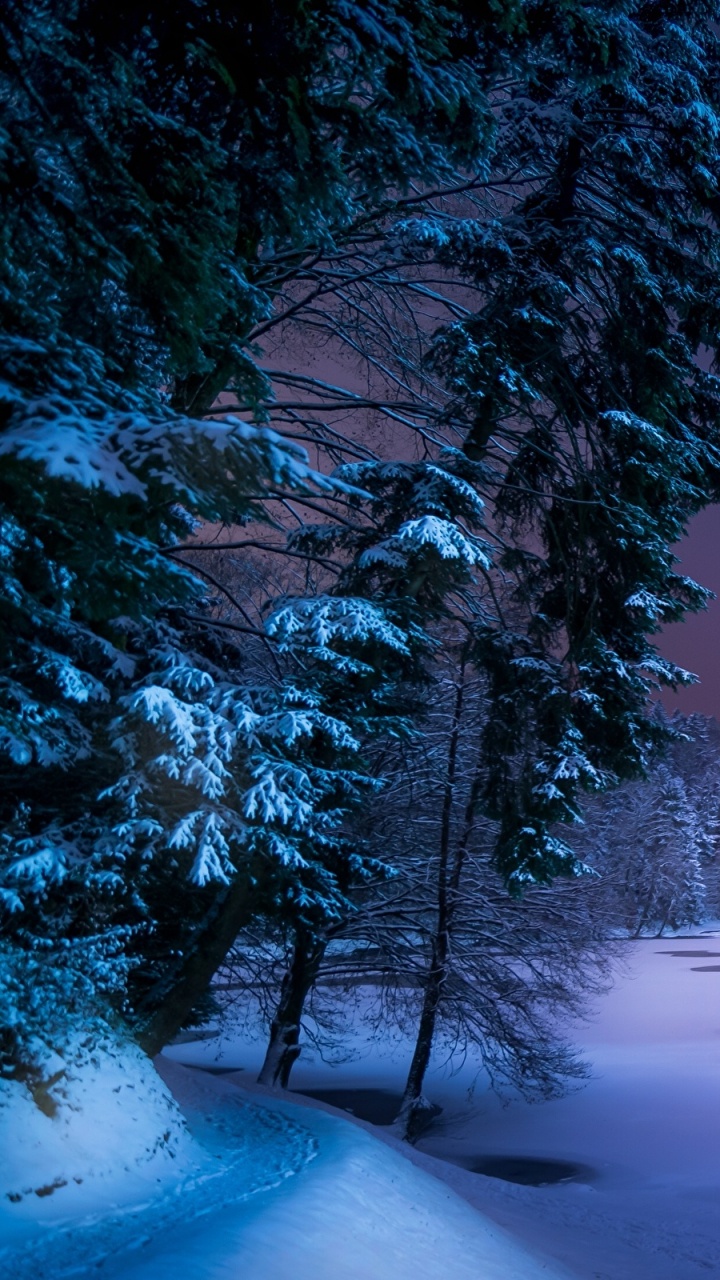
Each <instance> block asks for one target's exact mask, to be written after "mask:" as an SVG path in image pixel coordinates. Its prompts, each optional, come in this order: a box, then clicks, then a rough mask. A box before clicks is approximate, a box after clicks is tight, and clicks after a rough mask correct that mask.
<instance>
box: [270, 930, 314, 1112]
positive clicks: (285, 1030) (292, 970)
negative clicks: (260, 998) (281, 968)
mask: <svg viewBox="0 0 720 1280" xmlns="http://www.w3.org/2000/svg"><path fill="white" fill-rule="evenodd" d="M325 947H326V943H325V941H324V940H318V939H317V938H312V937H310V936H308V935H306V934H304V933H302V932H300V931H298V933H296V935H295V945H294V947H293V952H292V957H291V961H290V967H289V968H288V970H287V973H286V974H285V977H284V978H283V980H282V986H281V988H280V999H279V1001H278V1007H277V1010H276V1012H275V1017H274V1018H273V1020H272V1025H271V1027H270V1041H269V1044H268V1047H267V1052H266V1054H265V1061H264V1062H263V1065H262V1068H261V1070H260V1074H259V1076H258V1084H264V1085H268V1086H269V1087H270V1088H271V1089H287V1087H288V1084H289V1081H290V1072H291V1071H292V1069H293V1066H294V1065H295V1063H296V1062H297V1059H298V1058H299V1056H300V1029H301V1023H302V1015H303V1009H304V1007H305V1000H306V998H307V994H308V991H309V990H310V988H311V987H312V985H313V983H314V982H315V979H316V978H317V974H318V969H319V968H320V963H321V961H322V958H323V955H324V954H325Z"/></svg>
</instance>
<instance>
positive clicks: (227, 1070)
mask: <svg viewBox="0 0 720 1280" xmlns="http://www.w3.org/2000/svg"><path fill="white" fill-rule="evenodd" d="M188 1066H191V1067H192V1069H193V1071H208V1072H209V1073H210V1075H211V1076H229V1075H231V1074H232V1072H233V1071H244V1070H245V1068H244V1067H218V1066H216V1064H215V1063H214V1062H190V1063H188Z"/></svg>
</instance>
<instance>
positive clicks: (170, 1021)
mask: <svg viewBox="0 0 720 1280" xmlns="http://www.w3.org/2000/svg"><path fill="white" fill-rule="evenodd" d="M252 903H253V898H252V894H251V892H250V890H249V887H248V885H247V883H246V881H245V879H244V878H243V879H238V880H236V881H235V882H234V883H233V884H232V885H230V887H229V889H228V892H227V893H226V894H225V896H224V897H223V898H221V899H220V900H219V901H218V902H216V904H215V906H214V908H213V910H212V911H210V912H209V913H208V916H207V917H206V919H205V922H204V925H203V929H202V931H201V933H200V934H199V936H198V937H196V939H195V940H194V942H193V945H192V947H191V948H189V949H188V951H187V952H186V953H185V954H184V955H183V956H182V957H181V959H180V961H179V963H178V965H177V967H176V968H175V969H174V970H173V971H172V972H171V973H170V974H168V975H167V976H166V977H165V978H164V979H163V980H162V982H161V983H160V984H159V985H158V986H157V987H155V988H154V989H153V990H152V991H150V992H149V993H148V995H147V996H146V997H145V999H144V1000H143V1001H142V1003H141V1005H140V1007H139V1008H138V1010H137V1011H136V1013H137V1021H136V1023H135V1037H136V1039H137V1041H138V1043H139V1045H140V1047H141V1048H142V1049H144V1050H145V1052H146V1053H148V1054H150V1056H151V1057H154V1055H155V1054H156V1053H159V1052H160V1050H161V1049H162V1048H163V1046H164V1045H166V1044H167V1043H168V1041H169V1040H172V1038H173V1036H175V1035H177V1033H178V1031H179V1030H180V1028H181V1027H182V1026H183V1024H184V1023H185V1021H186V1019H187V1018H188V1017H189V1015H190V1013H191V1012H192V1010H193V1008H194V1007H195V1005H196V1004H197V1003H198V1002H199V1001H200V1000H201V999H202V997H203V996H204V995H205V994H206V993H207V991H208V988H209V986H210V983H211V981H212V978H213V975H214V974H215V973H216V972H217V970H218V969H219V967H220V965H221V964H222V962H223V960H224V959H225V957H226V955H227V953H228V951H229V950H230V948H231V947H232V945H233V943H234V942H235V939H236V938H237V936H238V934H239V933H240V930H241V929H242V928H243V927H244V926H245V925H246V924H248V922H249V921H250V919H251V918H252V914H253V912H252Z"/></svg>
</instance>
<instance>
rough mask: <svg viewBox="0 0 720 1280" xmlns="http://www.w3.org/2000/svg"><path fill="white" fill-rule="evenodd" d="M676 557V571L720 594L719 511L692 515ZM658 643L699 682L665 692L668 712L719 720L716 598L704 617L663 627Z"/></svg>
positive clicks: (719, 605)
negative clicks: (697, 677)
mask: <svg viewBox="0 0 720 1280" xmlns="http://www.w3.org/2000/svg"><path fill="white" fill-rule="evenodd" d="M676 554H677V555H678V556H679V557H680V564H679V565H678V571H679V572H680V573H686V574H688V576H689V577H691V578H694V579H695V580H696V582H701V583H702V585H703V586H704V587H710V588H711V590H713V591H715V592H716V593H717V595H718V596H720V507H708V508H707V510H706V511H703V512H701V513H700V515H699V516H696V518H695V519H694V520H693V521H692V524H691V525H690V529H689V533H688V536H687V538H683V540H682V542H680V543H678V546H677V547H676ZM658 645H659V648H660V650H661V652H662V653H663V654H664V655H665V656H666V657H667V658H671V659H672V660H673V662H677V663H679V664H680V666H682V667H686V668H687V669H688V670H690V671H694V672H695V674H696V675H697V676H699V677H700V681H701V683H700V684H699V685H694V686H693V687H692V688H690V689H682V690H679V691H678V693H673V692H672V691H670V692H668V693H667V694H666V695H665V696H664V697H663V702H664V703H665V705H666V706H667V707H668V709H669V710H673V708H675V707H679V708H680V709H681V711H684V712H692V711H700V712H702V713H703V714H704V715H712V716H717V718H718V719H719V720H720V599H718V600H711V601H710V604H709V606H708V608H707V610H706V611H705V613H700V614H695V615H691V616H690V617H689V618H688V620H687V622H682V623H677V624H676V625H674V626H672V627H666V628H665V630H664V632H663V633H662V635H661V636H660V637H659V638H658Z"/></svg>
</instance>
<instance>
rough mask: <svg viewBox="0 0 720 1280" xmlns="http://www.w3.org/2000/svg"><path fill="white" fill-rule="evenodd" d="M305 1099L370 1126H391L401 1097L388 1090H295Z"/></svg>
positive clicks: (398, 1108)
mask: <svg viewBox="0 0 720 1280" xmlns="http://www.w3.org/2000/svg"><path fill="white" fill-rule="evenodd" d="M296 1093H302V1094H303V1095H304V1096H305V1097H306V1098H317V1100H318V1102H327V1103H329V1104H330V1105H331V1106H333V1107H339V1108H340V1110H341V1111H349V1112H350V1114H351V1115H354V1116H357V1118H358V1120H368V1121H369V1122H370V1124H378V1125H383V1124H392V1122H393V1120H394V1119H395V1117H396V1116H397V1113H398V1111H399V1110H400V1103H401V1102H402V1096H401V1094H399V1093H393V1092H392V1091H391V1090H390V1089H297V1090H296Z"/></svg>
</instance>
